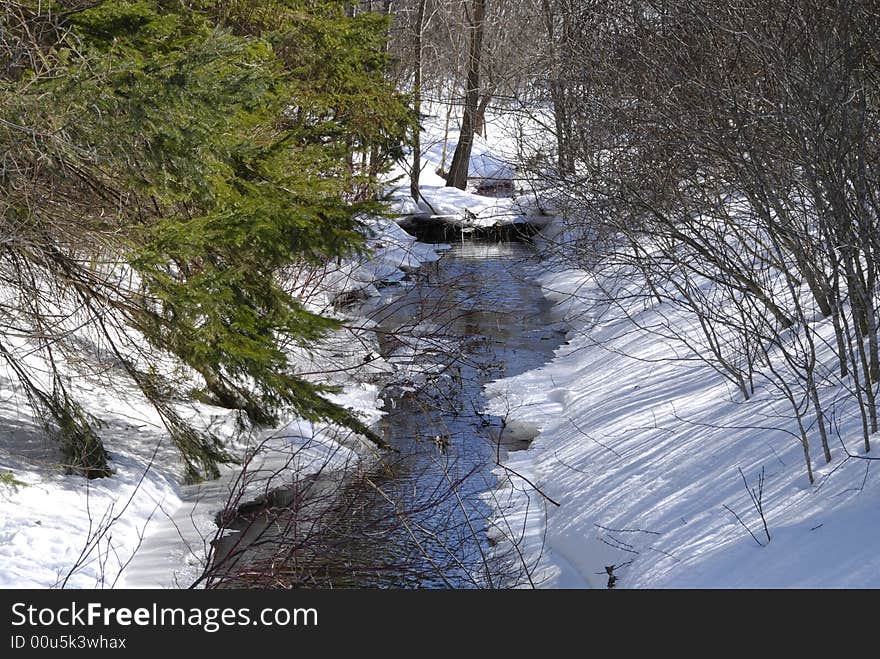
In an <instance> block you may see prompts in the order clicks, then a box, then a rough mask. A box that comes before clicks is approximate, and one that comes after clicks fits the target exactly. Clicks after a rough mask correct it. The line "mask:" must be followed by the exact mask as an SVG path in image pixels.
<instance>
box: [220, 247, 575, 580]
mask: <svg viewBox="0 0 880 659" xmlns="http://www.w3.org/2000/svg"><path fill="white" fill-rule="evenodd" d="M419 237H420V238H421V239H422V240H430V239H431V236H425V235H422V236H419ZM534 265H535V263H534V247H533V246H532V245H531V244H529V243H528V242H526V241H518V240H512V241H507V242H490V241H480V240H467V241H460V240H459V241H457V242H453V243H452V246H451V249H449V250H448V251H445V252H444V254H443V257H442V259H441V260H440V261H439V262H437V263H434V264H430V265H427V266H424V267H423V268H422V269H420V270H419V272H417V273H414V275H413V281H412V282H410V283H409V284H408V285H407V286H406V287H403V288H398V287H396V288H393V289H387V290H386V294H385V295H384V296H383V298H382V299H380V300H373V301H371V302H368V303H365V304H364V305H363V306H362V308H361V309H360V310H359V311H360V313H361V314H362V315H366V316H368V317H370V318H372V319H373V320H374V321H376V322H377V323H378V332H377V336H378V338H379V344H380V349H381V352H382V356H383V357H385V358H386V359H388V360H390V361H392V362H394V363H396V364H397V365H398V367H399V369H398V370H399V374H398V375H397V376H396V378H395V379H394V381H393V382H392V383H391V384H389V386H388V387H386V389H385V390H384V392H383V399H384V401H385V409H386V410H387V411H388V414H387V415H386V416H385V417H384V419H383V420H382V422H381V424H380V427H379V431H380V432H381V433H382V434H383V435H384V438H385V440H386V441H387V442H388V444H389V445H390V446H391V447H393V449H394V450H393V451H390V452H388V454H387V456H386V457H385V458H384V459H383V461H382V463H381V464H379V465H378V466H377V467H376V468H375V469H372V470H370V472H369V473H368V474H365V475H363V476H362V477H361V478H358V479H356V482H355V483H353V484H351V485H349V486H348V488H347V496H343V497H342V503H338V502H337V503H336V504H333V505H331V506H328V507H327V508H328V511H325V510H323V509H322V511H321V517H322V519H324V520H325V521H324V522H322V529H321V534H322V537H321V539H320V541H319V542H315V543H312V544H311V545H310V547H311V550H310V551H309V552H306V553H308V554H309V556H308V557H304V556H303V552H299V554H298V555H297V557H296V561H297V563H298V564H297V566H294V567H290V568H289V569H287V573H288V574H289V575H290V576H291V583H292V584H294V585H315V586H322V587H334V586H337V587H344V586H349V587H350V586H360V587H391V588H395V587H396V588H407V587H410V588H411V587H428V588H430V587H439V588H443V587H455V588H466V587H491V586H497V585H499V583H502V582H503V583H505V584H507V585H509V584H510V583H511V579H513V580H514V581H515V580H516V576H515V575H513V576H512V575H511V574H508V572H509V571H510V568H509V566H504V565H500V564H495V563H493V561H491V560H489V555H490V549H491V548H490V546H489V544H488V541H487V539H486V529H487V523H488V518H489V515H490V514H491V509H490V507H489V506H488V505H487V504H486V502H485V500H484V498H483V497H482V496H481V495H482V494H484V493H486V492H487V491H489V490H491V488H492V487H493V486H494V485H495V476H494V475H493V474H492V468H493V467H494V466H495V463H496V457H497V456H498V452H499V447H498V437H499V430H500V428H501V425H502V421H501V419H498V418H495V417H492V416H488V415H484V414H483V411H484V409H485V405H486V401H485V399H484V397H483V391H482V389H483V385H484V384H486V383H487V382H490V381H493V380H496V379H498V378H501V377H505V376H510V375H515V374H517V373H521V372H523V371H525V370H528V369H533V368H537V367H539V366H540V365H542V364H543V363H545V362H547V361H548V360H549V359H550V358H551V357H552V354H553V351H554V350H555V349H556V348H557V347H558V346H559V345H560V343H561V342H562V340H563V338H564V335H563V332H562V331H561V329H560V328H559V327H558V325H557V324H556V323H554V321H553V319H552V317H551V304H550V303H549V302H548V301H547V300H546V299H545V298H544V297H543V296H542V294H541V290H540V287H539V286H537V285H536V284H535V283H534V282H533V281H532V280H531V277H530V272H531V270H532V268H534ZM317 486H318V487H319V489H320V488H321V487H323V489H325V490H327V491H329V490H331V489H333V487H334V486H335V484H332V483H329V482H328V483H325V484H324V485H321V484H320V483H318V484H317ZM315 487H316V482H314V481H312V482H309V484H308V488H310V489H313V488H315ZM303 498H304V497H303V496H300V495H299V494H298V493H297V492H295V491H289V492H286V493H285V495H284V499H283V500H279V501H278V502H276V503H280V504H284V505H292V504H291V502H293V505H294V507H296V506H299V505H300V502H301V500H302V499H303ZM325 512H329V514H325ZM328 519H330V520H332V521H331V522H326V520H328ZM273 523H276V525H277V522H273ZM247 524H248V527H247V528H248V532H251V533H253V532H254V527H253V520H252V519H251V520H249V521H248V523H247ZM283 526H284V528H285V532H287V533H289V532H290V531H289V528H290V525H289V524H288V525H283ZM258 535H259V536H260V537H261V538H264V537H265V528H263V529H262V534H258ZM239 542H240V539H239ZM221 554H222V552H221ZM306 558H308V560H311V561H313V562H316V563H317V565H319V567H318V569H317V570H315V568H314V567H312V568H309V570H303V568H302V565H303V564H304V562H307V561H306ZM306 573H308V575H309V576H308V578H306V579H304V580H301V581H297V579H295V578H294V575H298V578H301V575H303V574H306ZM237 585H241V584H240V583H238V584H237ZM263 585H265V584H263Z"/></svg>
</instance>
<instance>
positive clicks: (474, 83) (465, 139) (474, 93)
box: [446, 0, 487, 190]
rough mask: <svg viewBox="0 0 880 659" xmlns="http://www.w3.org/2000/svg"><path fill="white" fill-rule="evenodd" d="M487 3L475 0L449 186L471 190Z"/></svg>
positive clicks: (447, 180)
mask: <svg viewBox="0 0 880 659" xmlns="http://www.w3.org/2000/svg"><path fill="white" fill-rule="evenodd" d="M486 2H487V0H473V14H472V17H471V25H470V27H471V31H472V34H471V44H470V51H469V54H468V74H467V88H466V89H465V95H464V116H463V117H462V120H461V134H460V135H459V138H458V145H457V146H456V147H455V153H454V154H453V156H452V164H451V165H450V166H449V175H448V176H447V177H446V186H447V187H455V188H458V189H460V190H464V189H465V188H466V187H467V180H468V169H469V167H470V160H471V149H472V148H473V146H474V131H475V130H476V119H477V104H478V103H479V100H480V61H481V59H482V55H483V32H484V30H485V26H486V22H485V18H486Z"/></svg>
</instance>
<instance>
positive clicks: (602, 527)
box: [593, 524, 660, 535]
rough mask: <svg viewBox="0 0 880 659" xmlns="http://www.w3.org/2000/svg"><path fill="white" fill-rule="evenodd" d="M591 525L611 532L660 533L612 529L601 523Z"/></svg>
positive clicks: (643, 530)
mask: <svg viewBox="0 0 880 659" xmlns="http://www.w3.org/2000/svg"><path fill="white" fill-rule="evenodd" d="M593 526H595V527H596V528H599V529H602V530H603V531H611V532H612V533H648V534H650V535H660V533H658V532H657V531H647V530H645V529H612V528H609V527H607V526H602V525H601V524H593Z"/></svg>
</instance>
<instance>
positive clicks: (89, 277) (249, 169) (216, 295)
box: [0, 0, 411, 478]
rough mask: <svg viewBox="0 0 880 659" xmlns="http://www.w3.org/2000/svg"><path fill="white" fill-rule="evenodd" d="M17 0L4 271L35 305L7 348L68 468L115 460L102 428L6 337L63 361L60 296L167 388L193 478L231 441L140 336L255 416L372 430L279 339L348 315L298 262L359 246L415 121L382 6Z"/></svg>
mask: <svg viewBox="0 0 880 659" xmlns="http://www.w3.org/2000/svg"><path fill="white" fill-rule="evenodd" d="M14 4H15V7H14V9H15V11H10V12H8V13H7V15H6V16H5V17H4V19H3V20H4V21H5V24H3V25H2V26H0V34H2V35H3V41H4V46H5V50H0V62H2V65H0V71H2V72H3V73H0V103H2V108H3V109H2V116H0V119H2V121H0V150H2V151H3V152H4V153H5V154H6V158H5V160H6V162H7V165H6V166H4V167H3V168H2V169H0V188H2V190H0V211H2V216H0V217H2V220H0V221H2V223H3V228H4V233H5V234H6V235H8V236H10V237H11V238H9V239H4V240H3V242H2V248H3V253H2V256H0V271H2V275H3V278H4V281H5V283H6V284H7V285H11V286H12V287H14V288H15V290H16V291H17V292H18V294H19V295H20V296H21V299H22V300H25V301H27V302H26V303H20V304H15V305H8V306H5V307H2V308H0V318H2V326H0V332H3V333H2V334H0V356H4V357H6V359H7V362H9V363H11V364H14V365H15V367H16V372H17V374H18V375H19V379H23V380H24V381H27V382H28V391H29V392H32V396H31V398H32V400H34V401H35V402H37V403H39V402H40V401H42V404H41V405H40V407H41V411H42V412H44V413H45V411H46V409H48V410H49V412H48V416H47V418H49V419H51V420H52V421H53V427H54V428H55V430H56V431H58V432H59V433H60V434H61V438H62V444H63V445H64V446H66V447H68V448H67V450H66V457H67V458H68V459H69V460H70V461H71V462H72V466H73V467H76V468H77V469H79V470H82V471H84V472H85V473H86V475H88V476H102V475H106V474H107V473H108V470H107V465H106V455H105V454H104V452H103V449H102V448H101V446H100V441H99V440H97V436H96V434H95V432H94V430H93V429H92V426H93V424H91V423H90V422H89V421H88V419H87V417H86V416H85V414H84V413H82V410H81V408H80V407H79V406H78V405H77V403H76V401H74V400H73V399H72V398H71V397H70V396H69V395H68V392H67V389H66V388H65V387H64V386H63V378H61V377H56V378H55V382H54V384H53V386H52V388H51V389H49V388H47V387H44V386H41V385H40V383H39V382H38V381H37V378H34V377H33V376H32V375H31V374H29V373H28V370H27V367H26V366H24V365H23V364H22V363H21V362H20V361H18V360H16V359H15V358H14V356H13V351H11V350H5V351H4V350H2V348H3V345H4V343H6V341H5V334H6V333H8V332H9V328H11V327H14V326H17V325H19V324H21V323H25V324H27V325H28V326H29V328H30V330H31V333H32V334H33V335H34V336H37V335H39V336H41V337H42V338H41V339H40V340H39V342H40V345H41V349H42V351H43V353H44V355H45V356H47V357H48V358H49V360H50V362H51V363H53V364H54V359H52V357H53V355H54V353H55V352H57V351H60V350H63V348H64V345H65V340H66V337H67V334H66V333H65V332H66V325H68V324H69V323H68V324H60V325H57V324H56V325H54V327H55V328H56V329H55V330H52V331H49V328H50V326H53V325H52V323H50V322H47V317H48V316H49V315H50V314H52V313H57V312H56V311H53V309H52V306H53V305H54V306H58V305H59V304H60V305H61V306H62V307H65V308H67V307H69V308H76V310H77V311H76V313H75V314H74V313H73V312H72V313H71V318H73V317H74V316H75V317H76V319H77V322H81V321H82V316H83V314H85V315H86V316H87V321H88V322H87V324H88V326H89V327H91V328H92V331H93V333H94V334H95V335H97V336H100V337H101V339H102V341H103V342H104V343H105V344H106V345H108V346H110V349H111V350H112V351H113V352H114V354H115V356H116V357H117V359H118V360H120V361H121V362H122V363H123V365H124V367H125V368H126V370H127V371H128V373H129V375H130V376H131V377H132V378H133V379H134V381H135V382H136V383H137V384H138V385H139V386H140V388H141V390H142V391H143V392H144V394H145V395H146V396H147V397H148V398H149V399H150V400H151V401H152V402H153V403H154V405H155V406H156V408H157V410H159V412H160V413H161V414H162V417H163V419H164V421H165V423H166V426H167V428H168V430H169V432H170V433H171V435H172V437H173V438H174V440H175V441H176V442H177V444H178V446H179V447H180V449H181V452H182V454H183V456H184V459H185V460H186V464H187V470H188V475H189V476H190V477H191V478H195V477H196V476H197V475H198V474H199V473H207V474H208V475H213V474H216V473H217V472H216V464H217V462H218V461H222V460H225V459H227V456H226V454H225V452H224V449H223V446H222V445H221V444H220V442H219V441H218V440H217V439H216V438H213V437H211V436H209V435H206V434H204V433H199V432H197V431H196V430H195V429H193V428H191V427H189V426H188V425H187V424H186V423H185V422H184V421H183V420H182V419H180V418H179V416H177V415H176V414H175V412H174V407H173V405H172V404H171V401H172V400H173V398H174V397H175V396H178V395H179V392H177V391H175V390H173V389H169V388H168V386H167V383H165V382H163V381H162V379H161V378H159V377H158V376H157V375H156V372H157V371H156V369H154V368H152V366H151V364H150V363H149V360H145V359H143V358H141V359H137V360H136V359H134V358H133V357H131V346H133V345H136V343H137V336H138V335H142V336H143V337H145V338H146V339H147V340H148V341H149V342H150V344H151V345H152V346H154V347H155V348H157V349H160V350H162V351H167V352H168V353H170V354H171V355H173V356H174V357H175V358H176V359H177V360H179V361H180V362H182V363H183V364H186V365H187V366H189V367H191V368H192V369H194V370H195V371H197V372H198V373H199V374H201V376H202V377H203V379H204V382H205V386H206V389H207V392H208V393H209V395H210V396H211V398H212V400H213V401H214V402H216V403H218V404H221V405H224V406H227V407H231V408H236V409H242V410H244V411H246V412H247V414H248V415H249V416H250V417H251V419H252V420H253V421H255V422H258V423H271V422H274V421H275V420H276V419H277V416H278V414H279V413H280V412H281V411H282V410H294V411H296V412H297V413H298V414H300V415H302V416H304V417H305V418H308V419H313V420H327V421H332V422H336V423H341V424H344V425H348V426H349V427H351V428H352V429H354V430H356V431H358V432H361V433H363V434H368V435H369V434H370V433H369V431H368V429H367V428H365V427H364V426H363V424H361V423H360V422H359V421H358V420H357V419H356V418H354V417H353V416H352V415H351V414H350V413H349V412H348V411H347V410H345V409H342V408H340V407H339V406H337V405H334V404H332V403H330V402H329V401H328V400H327V399H326V398H325V397H324V395H323V394H325V393H326V392H327V391H328V389H327V388H325V387H320V386H316V385H314V384H312V383H309V382H307V381H306V380H304V379H302V378H300V377H298V376H297V375H296V373H295V372H294V371H293V368H292V366H291V364H290V363H289V361H288V357H287V354H286V352H285V350H284V348H283V346H284V345H285V343H287V342H289V341H290V340H294V341H296V342H298V343H300V344H309V343H311V342H314V341H316V340H318V339H319V338H320V337H321V336H322V335H323V334H324V332H326V331H327V330H329V329H330V328H333V327H334V326H335V325H336V324H335V322H334V321H332V320H330V319H327V318H323V317H320V316H318V315H315V314H313V313H310V312H309V311H307V310H306V309H304V308H303V306H302V305H301V304H300V303H299V302H298V301H297V300H296V299H294V298H293V297H292V296H291V295H290V294H289V293H287V292H286V290H285V288H284V286H283V285H282V283H283V281H282V277H283V273H284V271H285V268H287V267H288V266H290V265H291V264H294V263H303V262H306V263H322V262H326V261H328V260H332V259H338V258H340V257H342V256H343V255H345V254H346V253H348V252H350V251H351V250H353V249H359V248H360V247H361V246H362V231H361V230H360V228H361V227H360V225H359V220H358V218H359V217H361V216H362V214H364V213H368V212H379V211H380V208H379V206H378V205H377V204H376V203H375V202H374V201H372V199H373V197H374V195H373V193H374V192H375V189H376V175H377V173H379V172H380V171H381V169H382V164H383V163H384V162H385V161H387V159H388V158H389V157H391V156H393V155H395V154H396V152H398V151H399V149H400V144H401V142H402V141H403V139H404V135H405V134H406V132H407V130H408V129H409V128H410V125H411V117H410V115H409V113H408V111H407V109H406V104H405V102H404V99H403V98H402V97H400V96H399V95H398V94H397V93H396V92H395V91H394V90H393V89H392V88H390V87H389V85H388V83H387V82H386V80H385V76H384V70H385V66H386V64H387V62H386V56H385V54H384V49H383V47H382V46H383V40H384V38H385V28H386V23H385V20H384V18H383V17H380V16H377V15H373V14H362V15H360V16H358V17H356V18H351V17H348V16H346V12H345V7H346V5H347V3H345V2H339V1H335V0H323V1H305V0H292V1H289V2H284V1H273V0H270V1H266V2H256V1H253V0H239V1H237V2H214V1H212V0H202V1H201V2H188V3H184V2H179V1H175V0H134V1H132V0H103V1H93V2H59V3H55V4H54V6H47V3H45V2H44V3H42V4H38V3H36V2H20V3H14ZM352 153H360V154H370V157H371V158H372V160H373V161H372V162H370V163H367V162H366V158H362V159H361V160H360V161H359V162H360V165H359V166H355V165H354V163H355V162H356V160H355V159H354V158H353V157H352V156H351V154H352ZM13 229H14V230H13ZM46 289H51V290H52V291H53V292H52V294H51V295H50V296H49V298H51V299H47V298H46V296H45V294H44V293H42V292H41V291H45V290H46ZM50 302H51V303H52V304H49V303H50ZM126 347H127V348H128V349H126ZM53 368H54V366H53ZM46 401H49V402H50V403H51V404H47V403H46ZM71 428H73V430H71ZM83 437H85V438H86V439H87V441H85V440H83V439H82V438H83ZM77 438H79V439H77Z"/></svg>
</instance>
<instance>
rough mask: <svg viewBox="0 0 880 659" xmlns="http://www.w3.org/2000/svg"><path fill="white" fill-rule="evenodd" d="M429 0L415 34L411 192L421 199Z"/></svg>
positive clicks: (418, 15) (420, 8) (418, 16)
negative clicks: (424, 58) (424, 54)
mask: <svg viewBox="0 0 880 659" xmlns="http://www.w3.org/2000/svg"><path fill="white" fill-rule="evenodd" d="M426 2H427V0H419V6H418V11H417V12H416V30H415V34H414V35H413V36H414V37H415V44H414V45H415V53H416V61H415V69H416V70H415V80H414V82H413V112H414V113H415V115H416V122H417V123H416V126H415V128H413V144H412V149H413V158H412V172H411V173H410V175H409V192H410V194H411V195H412V198H413V199H415V200H416V202H418V201H419V176H420V174H421V172H422V32H423V31H424V29H425V4H426Z"/></svg>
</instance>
